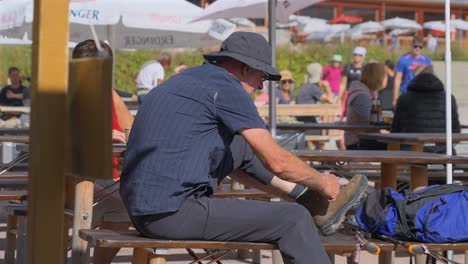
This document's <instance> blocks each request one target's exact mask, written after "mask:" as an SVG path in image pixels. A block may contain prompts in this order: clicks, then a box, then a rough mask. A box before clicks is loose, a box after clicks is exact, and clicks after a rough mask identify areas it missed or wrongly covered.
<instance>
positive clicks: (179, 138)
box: [120, 32, 367, 264]
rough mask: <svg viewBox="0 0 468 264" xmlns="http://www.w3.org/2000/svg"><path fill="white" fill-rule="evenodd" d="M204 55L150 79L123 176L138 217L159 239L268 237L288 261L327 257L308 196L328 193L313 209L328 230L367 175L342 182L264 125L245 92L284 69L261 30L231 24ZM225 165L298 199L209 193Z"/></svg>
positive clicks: (244, 178)
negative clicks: (197, 62) (275, 63)
mask: <svg viewBox="0 0 468 264" xmlns="http://www.w3.org/2000/svg"><path fill="white" fill-rule="evenodd" d="M204 57H205V59H206V61H205V63H204V64H203V65H201V66H198V67H194V68H190V69H187V70H185V71H183V72H182V73H180V74H177V75H175V76H173V77H171V78H170V79H168V80H167V81H165V82H164V83H162V84H161V85H159V86H157V87H156V88H155V89H152V90H151V91H150V92H149V93H148V94H147V95H146V96H145V100H144V101H143V103H142V105H141V106H140V108H139V110H138V114H137V115H136V117H135V121H134V123H133V126H132V130H131V133H130V138H129V140H128V144H127V150H126V153H125V158H124V167H123V171H122V175H121V186H120V194H121V197H122V200H123V201H124V204H125V206H126V208H127V210H128V213H129V215H130V219H131V221H132V223H133V225H134V227H135V228H136V229H137V230H138V231H139V232H140V233H141V234H142V235H143V236H146V237H151V238H159V239H173V240H210V241H240V242H268V243H274V244H276V245H277V246H278V248H279V249H280V251H281V252H282V255H283V259H284V262H285V263H286V264H289V263H296V264H309V263H311V262H316V263H329V258H328V256H327V254H326V253H325V250H324V248H323V246H322V245H321V242H320V237H319V235H318V232H317V228H316V227H315V226H314V222H313V221H312V218H311V214H310V213H309V211H308V210H307V209H306V208H305V206H307V205H312V206H315V207H318V205H319V204H325V203H324V202H323V200H325V201H327V200H329V201H331V203H330V206H329V207H328V208H332V209H330V210H328V211H326V212H325V213H323V214H321V215H319V216H321V217H322V218H320V219H318V218H314V219H318V220H316V222H315V223H316V224H317V222H318V224H317V226H318V227H319V228H322V229H324V230H326V231H328V230H332V229H333V226H339V223H338V222H339V221H340V219H342V218H344V213H343V211H344V212H346V211H347V210H348V209H349V208H350V207H351V206H353V205H355V204H356V203H357V202H358V200H359V199H360V198H362V197H363V194H364V193H365V190H366V189H367V180H366V179H365V177H363V176H361V177H355V178H353V179H352V180H351V181H350V183H349V184H348V185H346V186H345V187H344V188H342V189H341V190H340V188H339V184H338V181H337V178H336V177H335V176H334V175H332V174H321V173H319V172H317V171H316V170H314V169H312V168H311V167H310V166H308V165H307V164H306V163H304V162H303V161H301V160H300V159H298V158H297V157H296V156H295V155H293V154H292V153H290V152H289V151H287V150H285V149H283V148H282V147H280V146H279V145H278V144H277V143H276V142H275V140H274V139H273V137H272V136H271V135H270V133H269V132H268V130H266V125H265V123H264V121H263V120H262V119H261V117H260V116H259V114H258V111H257V109H256V107H255V105H254V103H253V100H252V99H251V94H252V93H253V92H254V91H255V90H256V89H261V88H262V87H263V85H262V84H263V81H265V80H272V81H278V80H279V79H280V78H281V75H280V74H279V73H278V72H277V71H276V69H275V68H273V67H272V66H271V47H270V46H269V45H268V43H267V41H266V40H265V39H264V38H263V37H262V36H261V35H259V34H257V33H251V32H235V33H233V34H231V35H230V36H229V37H228V38H227V39H226V40H225V41H224V42H223V43H222V45H221V49H220V51H219V52H214V53H210V54H206V55H204ZM267 169H268V170H267ZM227 175H229V176H230V177H231V178H233V179H235V180H238V181H240V182H243V183H247V184H248V185H249V186H254V187H256V188H259V189H261V190H264V191H267V192H270V193H273V194H276V195H279V196H281V197H283V198H284V199H287V200H289V201H291V200H292V201H294V200H297V202H298V203H299V202H301V204H304V207H303V206H301V205H299V204H297V203H290V202H263V201H253V200H239V199H219V198H213V197H212V195H213V192H214V190H215V189H216V186H217V185H218V184H219V183H220V182H221V181H222V180H223V178H225V177H226V176H227ZM273 175H276V176H273ZM260 176H262V177H260ZM306 194H307V196H305V195H306ZM313 194H316V195H315V196H314V195H313ZM317 195H319V196H320V197H322V203H320V202H318V201H317ZM307 197H311V198H307ZM312 197H315V198H312ZM314 199H315V200H314ZM327 205H328V204H327ZM310 211H311V210H310ZM337 223H338V224H337Z"/></svg>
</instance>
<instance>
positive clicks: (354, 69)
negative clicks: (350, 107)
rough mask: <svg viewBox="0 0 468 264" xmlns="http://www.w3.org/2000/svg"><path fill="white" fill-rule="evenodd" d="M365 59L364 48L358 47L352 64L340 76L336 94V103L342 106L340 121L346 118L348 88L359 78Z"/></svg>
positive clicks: (354, 52) (355, 49)
mask: <svg viewBox="0 0 468 264" xmlns="http://www.w3.org/2000/svg"><path fill="white" fill-rule="evenodd" d="M365 58H366V48H364V47H360V46H358V47H356V48H354V51H353V62H352V63H351V64H348V65H346V67H345V68H344V71H343V75H342V76H341V84H340V92H339V94H338V103H341V106H342V112H341V118H340V119H341V120H342V119H343V118H344V117H345V116H346V101H347V98H348V91H349V88H350V87H351V83H352V82H353V81H356V80H359V79H360V78H361V73H362V66H363V63H364V59H365Z"/></svg>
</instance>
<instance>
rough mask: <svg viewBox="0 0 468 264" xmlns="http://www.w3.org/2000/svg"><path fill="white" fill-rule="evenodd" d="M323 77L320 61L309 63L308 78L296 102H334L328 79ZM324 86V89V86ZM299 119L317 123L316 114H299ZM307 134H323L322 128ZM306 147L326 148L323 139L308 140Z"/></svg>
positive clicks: (300, 89)
mask: <svg viewBox="0 0 468 264" xmlns="http://www.w3.org/2000/svg"><path fill="white" fill-rule="evenodd" d="M321 79H322V65H320V63H311V64H309V65H307V80H306V83H305V84H304V85H302V86H301V87H300V88H299V92H298V93H297V97H296V104H317V103H320V102H323V103H330V104H332V103H333V101H334V100H333V93H332V91H331V88H330V85H329V84H328V82H327V81H321ZM322 86H324V89H325V92H324V91H323V90H324V89H323V88H322ZM297 120H298V121H301V122H304V123H317V119H316V117H315V116H299V117H297ZM305 134H306V135H321V131H320V130H316V129H315V130H309V131H306V133H305ZM306 147H307V148H308V149H314V148H315V149H325V143H323V142H321V141H313V140H307V141H306Z"/></svg>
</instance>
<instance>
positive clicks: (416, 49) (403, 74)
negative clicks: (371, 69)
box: [392, 36, 432, 107]
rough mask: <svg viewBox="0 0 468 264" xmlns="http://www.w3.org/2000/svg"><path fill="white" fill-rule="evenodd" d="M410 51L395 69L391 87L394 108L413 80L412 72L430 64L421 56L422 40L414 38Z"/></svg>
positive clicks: (401, 58) (402, 57) (425, 57)
mask: <svg viewBox="0 0 468 264" xmlns="http://www.w3.org/2000/svg"><path fill="white" fill-rule="evenodd" d="M412 45H413V46H412V50H411V51H410V52H407V53H405V54H403V55H402V56H401V57H400V59H399V60H398V63H397V65H396V68H395V72H396V74H395V84H394V86H393V102H392V105H393V107H395V106H396V102H397V100H398V96H400V93H401V94H405V93H406V92H407V86H408V84H409V83H410V82H411V80H412V79H413V78H414V70H415V69H416V67H418V65H421V64H432V61H431V59H430V58H429V57H428V56H426V55H424V54H422V49H423V47H424V40H423V39H422V38H421V37H419V36H415V37H414V38H413V42H412Z"/></svg>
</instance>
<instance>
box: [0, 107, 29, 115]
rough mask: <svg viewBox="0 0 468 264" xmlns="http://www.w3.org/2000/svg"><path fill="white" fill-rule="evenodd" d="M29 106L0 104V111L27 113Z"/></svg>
mask: <svg viewBox="0 0 468 264" xmlns="http://www.w3.org/2000/svg"><path fill="white" fill-rule="evenodd" d="M30 111H31V107H29V106H0V112H4V113H10V114H29V112H30Z"/></svg>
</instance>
